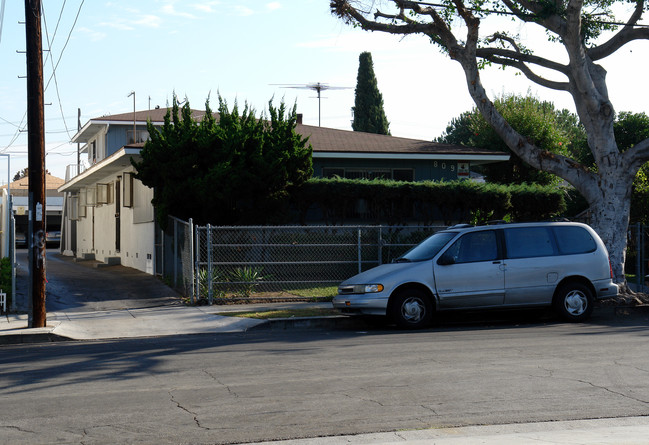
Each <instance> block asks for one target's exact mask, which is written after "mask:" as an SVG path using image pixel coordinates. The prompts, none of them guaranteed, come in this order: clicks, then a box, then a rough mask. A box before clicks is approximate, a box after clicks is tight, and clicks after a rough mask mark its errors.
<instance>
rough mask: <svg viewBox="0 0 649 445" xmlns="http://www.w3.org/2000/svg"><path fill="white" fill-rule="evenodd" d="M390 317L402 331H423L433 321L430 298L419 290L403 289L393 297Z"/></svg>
mask: <svg viewBox="0 0 649 445" xmlns="http://www.w3.org/2000/svg"><path fill="white" fill-rule="evenodd" d="M392 298H393V301H392V303H391V305H390V308H391V311H390V317H391V318H392V321H394V322H395V323H396V324H397V326H399V327H400V328H402V329H421V328H423V327H426V326H428V325H429V324H430V323H431V320H432V319H433V305H432V303H431V301H430V298H429V296H428V295H427V294H426V293H424V292H422V291H421V290H419V289H402V290H399V291H397V293H395V294H394V295H393V296H392Z"/></svg>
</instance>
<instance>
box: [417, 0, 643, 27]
mask: <svg viewBox="0 0 649 445" xmlns="http://www.w3.org/2000/svg"><path fill="white" fill-rule="evenodd" d="M413 3H417V4H420V5H425V6H431V7H433V8H442V9H446V8H448V5H444V4H441V3H431V2H422V1H417V0H414V1H413ZM466 10H467V11H471V12H481V13H484V14H496V15H513V16H517V17H529V18H533V17H536V14H520V13H516V12H513V11H498V10H495V9H477V8H466ZM593 22H594V23H598V24H600V25H614V26H626V25H627V23H623V22H607V21H604V20H593ZM632 26H633V27H637V28H649V25H643V24H634V25H632Z"/></svg>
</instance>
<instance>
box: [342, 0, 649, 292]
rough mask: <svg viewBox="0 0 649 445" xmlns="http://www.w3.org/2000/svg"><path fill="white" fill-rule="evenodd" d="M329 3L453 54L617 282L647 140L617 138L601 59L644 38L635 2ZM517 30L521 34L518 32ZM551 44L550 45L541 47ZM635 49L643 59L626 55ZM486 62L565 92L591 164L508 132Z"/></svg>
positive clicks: (499, 128)
mask: <svg viewBox="0 0 649 445" xmlns="http://www.w3.org/2000/svg"><path fill="white" fill-rule="evenodd" d="M626 6H630V9H628V8H626ZM330 7H331V11H332V13H333V14H334V15H336V16H337V17H340V18H341V19H342V20H343V21H345V22H346V23H349V24H351V25H354V26H359V27H361V28H362V29H364V30H368V31H381V32H386V33H390V34H396V35H413V34H418V35H421V36H423V37H424V38H427V39H428V40H429V41H430V42H431V43H433V44H434V45H436V46H438V47H439V48H440V49H441V50H442V51H443V52H444V53H446V54H447V55H448V56H449V57H450V58H451V59H452V60H454V61H456V62H458V63H459V64H460V66H461V67H462V69H463V71H464V74H465V80H466V85H467V90H468V92H469V94H470V95H471V98H472V99H473V102H474V103H475V105H476V107H477V108H478V110H480V113H481V114H482V115H483V116H484V118H485V120H486V121H487V122H488V123H489V124H490V125H491V126H492V127H493V128H494V130H495V131H496V133H497V134H498V135H499V136H500V137H501V138H502V139H503V141H504V142H505V144H507V146H508V147H509V149H510V150H512V151H513V152H514V153H516V154H517V155H518V156H519V157H520V158H521V159H522V160H523V161H525V162H526V163H527V164H529V165H531V166H532V167H534V168H537V169H539V170H545V171H548V172H550V173H553V174H555V175H557V176H559V177H561V178H563V179H565V180H566V181H568V182H569V183H570V184H572V185H573V186H574V187H575V188H576V189H577V190H578V191H579V192H580V193H581V194H582V195H583V196H584V198H585V199H586V200H587V202H588V204H589V206H590V210H591V211H590V214H591V225H592V226H593V227H594V228H595V230H597V231H598V232H599V234H600V236H601V237H602V238H603V240H604V243H605V244H606V247H607V248H608V251H609V254H610V256H611V263H612V268H613V273H614V276H615V280H616V282H618V283H620V284H624V283H625V282H626V280H625V276H624V261H625V255H626V233H627V229H628V224H629V215H630V207H631V199H630V198H631V192H632V188H633V180H634V177H635V175H636V173H637V172H638V170H639V169H640V167H641V166H642V165H643V164H644V163H645V162H647V161H649V139H644V140H642V141H640V142H638V143H636V144H635V145H634V146H633V147H631V148H628V149H626V150H622V149H621V148H620V147H619V146H618V143H617V141H616V139H615V133H614V128H613V124H614V121H615V115H616V113H615V108H614V106H613V103H612V101H611V98H610V97H609V89H608V86H607V80H606V70H605V69H604V67H603V65H602V63H603V60H604V59H605V58H606V57H608V56H610V55H612V54H614V53H615V52H616V51H618V50H620V49H621V48H624V47H625V45H627V44H629V43H630V42H633V41H637V40H649V27H647V26H645V25H643V24H642V23H640V20H641V18H642V14H643V13H644V12H645V11H646V10H647V3H645V0H630V1H622V0H617V1H616V0H604V1H601V0H556V1H553V2H548V1H546V0H486V1H485V0H441V1H440V2H437V3H429V2H420V1H412V0H386V1H383V2H374V1H370V0H330ZM625 14H626V15H625ZM619 15H622V16H620V17H618V16H619ZM504 19H507V20H504ZM521 29H525V30H526V32H525V33H524V34H520V30H521ZM535 29H541V30H542V31H543V32H545V33H546V35H547V37H548V39H547V40H548V41H549V42H548V41H542V39H534V38H530V39H528V40H525V39H523V38H522V37H521V35H523V36H532V35H534V34H533V33H532V32H531V31H532V30H535ZM485 30H488V31H485ZM494 30H495V31H494ZM539 40H541V41H539ZM551 46H556V48H552V50H551V51H548V47H551ZM630 54H631V53H630ZM638 56H639V57H645V58H646V55H638V54H637V52H634V53H632V54H631V55H630V57H638ZM618 63H619V62H618ZM487 65H497V66H501V67H508V68H513V69H514V70H516V71H517V72H518V73H520V74H522V75H523V76H525V77H526V78H527V80H529V81H530V82H533V83H535V84H537V85H539V86H541V87H544V88H547V89H551V90H555V91H558V92H561V93H565V94H569V95H570V96H571V98H572V100H573V102H574V105H575V109H576V111H577V115H578V116H579V120H580V122H581V123H582V124H583V126H584V130H585V133H586V135H587V143H588V148H589V150H590V152H591V154H592V156H593V160H594V165H595V166H596V168H594V169H593V168H589V166H587V165H584V164H583V163H581V162H579V160H577V159H574V157H573V156H566V155H563V154H557V153H553V152H550V151H548V150H546V149H544V148H543V147H539V146H538V145H536V144H535V143H534V142H532V141H529V140H527V138H526V137H525V136H524V135H522V134H520V133H519V132H518V131H516V130H515V129H514V128H513V127H512V126H511V125H510V124H509V122H508V121H507V119H506V118H505V117H504V116H503V115H502V114H501V113H500V112H499V111H498V109H497V108H496V106H495V103H494V100H493V99H492V98H490V97H489V95H488V94H487V90H486V89H485V87H484V85H483V83H482V79H481V75H480V70H481V69H482V68H484V67H485V66H487Z"/></svg>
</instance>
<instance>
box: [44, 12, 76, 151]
mask: <svg viewBox="0 0 649 445" xmlns="http://www.w3.org/2000/svg"><path fill="white" fill-rule="evenodd" d="M66 2H67V1H64V2H63V5H62V6H61V12H59V19H58V20H57V22H56V27H55V28H54V34H52V39H51V40H50V34H49V31H48V29H47V19H46V15H45V8H44V6H42V4H41V8H42V11H43V25H44V28H45V36H46V38H47V45H48V47H49V49H50V51H49V53H48V58H49V60H50V63H51V64H52V77H53V78H54V87H55V90H56V98H57V99H58V102H59V111H60V112H61V117H62V118H63V125H64V126H65V131H66V133H67V135H68V138H70V139H72V135H71V134H70V130H69V129H68V124H67V122H66V121H65V116H64V114H63V104H62V103H61V93H60V91H59V82H58V79H57V78H56V70H55V68H54V57H49V56H50V55H51V54H52V47H53V43H54V39H55V38H56V32H57V31H58V29H59V23H61V17H62V16H63V10H64V9H65V4H66ZM75 23H76V20H75ZM73 28H74V26H73ZM70 32H72V30H70ZM66 44H67V42H66ZM64 49H65V48H64ZM46 63H47V60H46Z"/></svg>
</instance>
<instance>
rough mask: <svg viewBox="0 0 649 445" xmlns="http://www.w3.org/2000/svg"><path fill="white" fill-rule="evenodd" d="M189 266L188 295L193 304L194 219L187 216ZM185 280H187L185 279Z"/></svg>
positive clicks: (194, 287) (194, 277) (194, 290)
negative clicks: (190, 284) (189, 286)
mask: <svg viewBox="0 0 649 445" xmlns="http://www.w3.org/2000/svg"><path fill="white" fill-rule="evenodd" d="M188 232H189V267H190V269H191V272H190V274H191V276H190V278H191V281H190V282H191V283H192V288H191V289H190V291H189V292H190V295H189V301H190V302H191V304H192V305H193V304H194V300H195V296H196V281H195V279H196V271H195V269H194V242H195V239H194V220H193V219H192V218H189V230H188ZM185 282H187V281H185Z"/></svg>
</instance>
